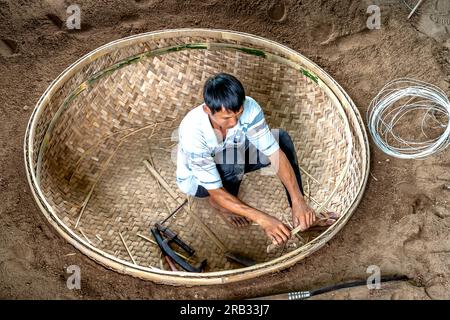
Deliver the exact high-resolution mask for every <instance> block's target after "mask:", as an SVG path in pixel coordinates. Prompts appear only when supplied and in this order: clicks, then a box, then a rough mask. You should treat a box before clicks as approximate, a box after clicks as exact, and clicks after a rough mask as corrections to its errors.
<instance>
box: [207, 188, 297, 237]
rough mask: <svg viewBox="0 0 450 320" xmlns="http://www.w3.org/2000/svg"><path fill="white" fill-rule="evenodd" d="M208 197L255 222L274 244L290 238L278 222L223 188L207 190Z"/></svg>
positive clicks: (286, 228) (286, 230)
mask: <svg viewBox="0 0 450 320" xmlns="http://www.w3.org/2000/svg"><path fill="white" fill-rule="evenodd" d="M208 192H209V195H210V197H211V198H212V200H213V201H214V202H216V203H217V204H218V205H220V206H221V207H223V208H225V209H227V210H229V211H231V212H233V213H236V214H238V215H241V216H243V217H246V218H248V219H249V220H252V221H254V222H256V223H257V224H258V225H260V226H261V228H263V229H264V231H265V232H266V234H267V236H268V237H269V238H270V239H271V240H272V242H273V243H274V244H282V243H283V242H285V241H287V240H288V239H289V238H290V236H291V231H290V230H289V228H288V227H287V226H286V225H284V224H283V223H282V222H281V221H280V220H278V219H277V218H275V217H272V216H270V215H268V214H266V213H264V212H262V211H259V210H257V209H255V208H253V207H250V206H249V205H247V204H245V203H244V202H242V201H241V200H239V199H238V198H237V197H235V196H233V195H232V194H230V193H229V192H227V191H226V190H225V189H224V188H218V189H213V190H208Z"/></svg>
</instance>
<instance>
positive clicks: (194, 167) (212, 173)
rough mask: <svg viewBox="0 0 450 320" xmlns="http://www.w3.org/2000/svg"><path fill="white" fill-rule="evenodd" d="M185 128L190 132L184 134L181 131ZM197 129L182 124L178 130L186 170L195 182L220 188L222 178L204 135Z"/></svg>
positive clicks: (207, 187) (183, 131) (211, 187)
mask: <svg viewBox="0 0 450 320" xmlns="http://www.w3.org/2000/svg"><path fill="white" fill-rule="evenodd" d="M187 130H190V134H186V135H184V134H183V133H185V131H187ZM197 130H198V129H197ZM197 130H194V131H192V128H190V127H189V126H184V125H183V126H181V127H180V131H179V141H180V145H181V149H182V150H183V153H184V155H185V159H186V165H187V167H188V170H190V171H191V173H192V175H193V176H194V177H195V180H196V181H197V183H198V184H199V185H201V186H203V187H204V188H205V189H207V190H212V189H218V188H221V187H222V186H223V185H222V179H221V178H220V174H219V171H218V170H217V167H216V163H215V161H214V158H213V155H212V154H211V151H210V150H209V148H208V147H207V145H206V142H205V141H204V137H203V136H202V134H201V133H200V131H197Z"/></svg>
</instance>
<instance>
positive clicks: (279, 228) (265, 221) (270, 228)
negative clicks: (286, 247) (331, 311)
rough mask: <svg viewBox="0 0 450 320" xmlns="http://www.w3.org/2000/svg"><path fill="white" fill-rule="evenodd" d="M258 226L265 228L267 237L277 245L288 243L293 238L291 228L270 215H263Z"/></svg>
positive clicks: (258, 221)
mask: <svg viewBox="0 0 450 320" xmlns="http://www.w3.org/2000/svg"><path fill="white" fill-rule="evenodd" d="M256 223H257V224H259V225H260V226H261V228H263V230H264V231H265V232H266V235H267V236H268V237H269V238H270V239H271V240H272V243H273V244H275V245H280V244H282V243H283V242H286V241H288V239H289V238H290V237H291V231H290V230H289V228H288V227H287V226H286V225H285V224H284V223H282V222H281V221H280V220H278V219H277V218H274V217H272V216H270V215H268V214H264V215H262V216H261V217H260V218H259V219H258V220H257V221H256Z"/></svg>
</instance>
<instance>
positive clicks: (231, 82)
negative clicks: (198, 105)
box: [203, 73, 245, 114]
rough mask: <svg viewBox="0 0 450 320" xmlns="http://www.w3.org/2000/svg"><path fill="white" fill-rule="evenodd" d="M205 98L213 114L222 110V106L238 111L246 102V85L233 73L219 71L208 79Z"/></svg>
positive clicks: (204, 89) (204, 92) (204, 91)
mask: <svg viewBox="0 0 450 320" xmlns="http://www.w3.org/2000/svg"><path fill="white" fill-rule="evenodd" d="M203 98H204V100H205V104H206V105H207V106H208V107H209V109H210V110H211V112H212V114H214V113H216V112H217V111H221V110H222V106H223V108H224V109H225V110H229V111H232V112H234V113H236V112H238V111H239V110H240V109H241V106H242V105H243V104H244V100H245V91H244V86H243V85H242V83H241V82H240V81H239V80H238V79H236V78H235V77H234V76H232V75H231V74H227V73H218V74H216V75H214V76H212V77H210V78H208V80H206V83H205V86H204V88H203Z"/></svg>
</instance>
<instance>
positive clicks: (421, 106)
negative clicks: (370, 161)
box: [367, 78, 450, 159]
mask: <svg viewBox="0 0 450 320" xmlns="http://www.w3.org/2000/svg"><path fill="white" fill-rule="evenodd" d="M414 111H416V112H422V113H423V114H424V115H423V118H422V120H421V124H420V131H421V136H423V138H422V139H421V140H419V139H417V140H410V139H406V138H402V137H400V135H399V134H398V133H397V132H396V130H394V129H395V128H396V126H399V125H400V124H402V125H403V128H405V126H410V128H411V130H410V132H413V130H414V129H415V128H414V126H413V123H412V122H408V121H411V119H413V120H414V115H409V118H408V119H407V120H405V119H406V118H407V117H405V115H407V114H409V113H411V112H414ZM404 117H405V118H404ZM402 118H403V122H401V121H400V120H402ZM449 119H450V101H449V99H448V97H447V96H446V94H445V92H444V91H443V90H441V89H440V88H438V87H436V86H434V85H432V84H429V83H426V82H422V81H419V80H414V79H407V78H401V79H396V80H393V81H391V82H389V83H387V84H386V85H385V86H384V87H383V89H382V90H381V91H380V92H379V93H378V95H377V96H376V97H375V98H374V99H373V100H372V102H371V103H370V105H369V108H368V109H367V122H368V127H369V132H370V134H371V136H372V138H373V140H374V142H375V144H376V145H377V146H378V147H379V148H380V149H381V150H382V151H383V152H385V153H386V154H388V155H390V156H393V157H397V158H401V159H422V158H425V157H428V156H431V155H433V154H435V153H438V152H440V151H442V150H444V149H445V148H446V147H447V146H448V145H449V143H450V121H449ZM430 121H431V123H430ZM424 128H427V129H428V130H430V129H431V130H436V129H438V130H439V131H442V133H441V134H440V135H439V136H436V135H437V134H435V137H430V136H429V134H427V133H426V131H427V130H424ZM424 139H425V140H424ZM394 142H395V145H394Z"/></svg>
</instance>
